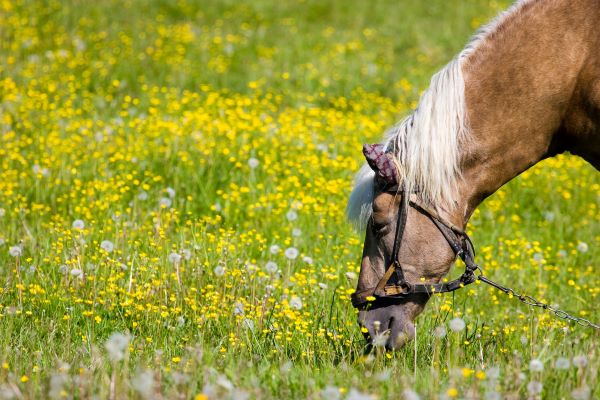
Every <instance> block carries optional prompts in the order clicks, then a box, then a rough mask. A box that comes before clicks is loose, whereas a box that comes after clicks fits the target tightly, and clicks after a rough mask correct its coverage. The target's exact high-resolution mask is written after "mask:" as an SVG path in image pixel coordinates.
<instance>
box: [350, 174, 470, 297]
mask: <svg viewBox="0 0 600 400" xmlns="http://www.w3.org/2000/svg"><path fill="white" fill-rule="evenodd" d="M400 193H401V194H402V200H401V202H400V207H399V210H398V219H397V221H396V232H395V234H394V246H393V248H392V255H391V263H390V265H389V266H388V268H387V269H386V271H385V273H384V275H383V277H382V278H381V279H380V280H379V283H378V284H377V286H375V287H373V288H368V289H364V290H360V291H356V292H354V293H353V294H352V305H353V306H354V307H356V308H362V307H364V306H366V305H367V304H372V303H373V301H369V300H367V298H371V297H374V298H375V302H377V301H382V300H386V301H388V302H389V301H390V300H391V301H394V300H397V301H400V300H403V299H406V298H407V297H408V296H410V295H412V294H418V293H421V294H427V295H432V294H433V293H446V292H452V291H455V290H457V289H460V288H462V287H464V286H466V285H468V284H471V283H473V282H475V281H476V280H477V276H476V275H475V271H476V270H477V269H479V266H478V265H477V264H475V251H474V249H473V244H472V242H471V239H470V238H469V236H468V235H467V234H466V232H464V231H463V230H461V229H459V228H457V227H456V226H454V225H452V224H450V223H448V222H445V221H444V220H442V219H441V218H440V217H439V216H437V215H436V214H435V213H433V212H431V211H430V210H428V209H427V208H425V207H424V206H421V205H419V204H417V203H415V202H414V201H412V200H410V198H409V197H410V196H409V194H408V193H406V191H404V186H403V187H402V190H401V191H400ZM409 207H413V208H414V209H415V210H417V211H419V212H420V213H421V214H423V215H425V216H426V217H428V218H429V219H430V220H431V222H433V224H434V225H435V226H436V227H437V228H438V230H439V231H440V232H441V234H442V235H443V236H444V238H445V239H446V241H447V242H448V244H449V245H450V248H452V251H453V252H454V254H455V256H458V257H460V258H461V259H462V260H463V261H464V263H465V272H463V274H462V275H461V276H460V277H459V278H457V279H455V280H453V281H450V282H446V283H436V284H421V283H417V284H411V283H409V282H407V281H406V278H405V276H404V271H403V270H402V264H401V263H400V260H399V254H400V249H401V246H402V237H403V235H404V231H405V230H406V221H407V219H408V211H409ZM394 273H395V276H396V279H394V281H395V282H394V283H390V281H391V280H392V277H393V276H394ZM370 300H372V299H370Z"/></svg>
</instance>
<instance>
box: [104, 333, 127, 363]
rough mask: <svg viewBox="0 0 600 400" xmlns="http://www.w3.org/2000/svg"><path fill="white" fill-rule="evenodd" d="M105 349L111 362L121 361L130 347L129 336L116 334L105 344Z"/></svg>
mask: <svg viewBox="0 0 600 400" xmlns="http://www.w3.org/2000/svg"><path fill="white" fill-rule="evenodd" d="M104 347H105V348H106V351H107V352H108V357H109V358H110V359H111V361H115V362H116V361H121V360H122V359H123V358H125V352H126V351H127V348H128V347H129V336H128V335H125V334H123V333H121V332H114V333H113V334H112V335H110V337H109V338H108V340H107V341H106V343H104Z"/></svg>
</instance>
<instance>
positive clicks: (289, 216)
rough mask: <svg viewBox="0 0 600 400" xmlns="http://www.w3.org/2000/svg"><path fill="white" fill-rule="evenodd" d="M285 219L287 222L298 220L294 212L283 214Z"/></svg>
mask: <svg viewBox="0 0 600 400" xmlns="http://www.w3.org/2000/svg"><path fill="white" fill-rule="evenodd" d="M285 217H286V218H287V220H288V221H295V220H297V219H298V213H296V211H294V210H290V211H288V212H287V214H285Z"/></svg>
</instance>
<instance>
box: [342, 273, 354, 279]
mask: <svg viewBox="0 0 600 400" xmlns="http://www.w3.org/2000/svg"><path fill="white" fill-rule="evenodd" d="M344 275H346V279H348V280H349V281H353V280H355V279H356V274H355V273H354V272H346V273H345V274H344Z"/></svg>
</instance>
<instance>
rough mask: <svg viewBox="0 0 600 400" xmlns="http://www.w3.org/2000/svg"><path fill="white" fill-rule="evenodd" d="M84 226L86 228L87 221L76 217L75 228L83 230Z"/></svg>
mask: <svg viewBox="0 0 600 400" xmlns="http://www.w3.org/2000/svg"><path fill="white" fill-rule="evenodd" d="M83 228H85V222H83V221H82V220H80V219H76V220H75V221H73V229H77V230H78V231H81V230H83Z"/></svg>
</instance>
